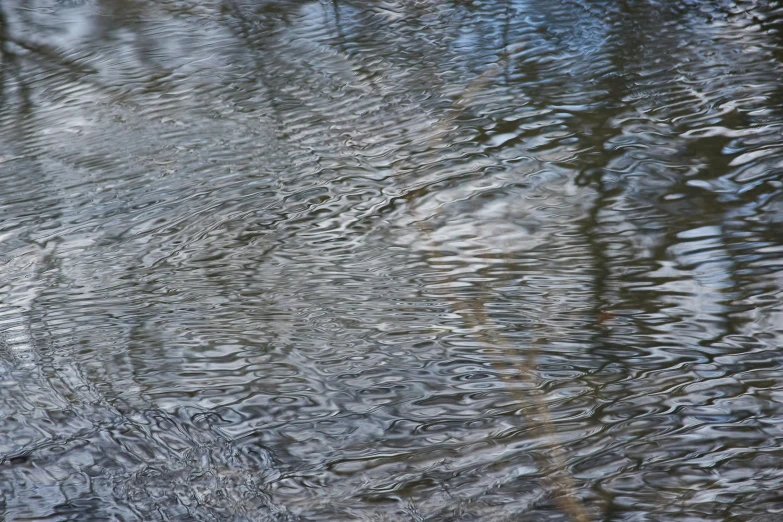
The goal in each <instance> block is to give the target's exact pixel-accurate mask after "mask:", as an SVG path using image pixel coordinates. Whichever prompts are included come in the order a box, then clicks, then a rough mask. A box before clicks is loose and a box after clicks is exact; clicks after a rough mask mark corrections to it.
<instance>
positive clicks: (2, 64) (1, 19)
mask: <svg viewBox="0 0 783 522" xmlns="http://www.w3.org/2000/svg"><path fill="white" fill-rule="evenodd" d="M12 60H13V56H12V55H11V53H9V52H8V19H7V18H6V16H5V10H4V9H3V5H2V3H0V107H6V106H8V104H7V103H5V101H6V100H5V91H6V85H5V82H6V80H7V76H6V71H7V70H8V68H9V67H10V66H11V65H12Z"/></svg>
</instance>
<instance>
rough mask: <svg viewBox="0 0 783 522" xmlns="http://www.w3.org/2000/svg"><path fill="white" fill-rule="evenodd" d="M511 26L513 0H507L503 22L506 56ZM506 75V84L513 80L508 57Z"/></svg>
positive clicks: (504, 52)
mask: <svg viewBox="0 0 783 522" xmlns="http://www.w3.org/2000/svg"><path fill="white" fill-rule="evenodd" d="M510 26H511V0H506V19H505V21H504V22H503V33H502V36H501V38H502V40H503V41H502V42H500V43H501V44H503V55H504V56H505V55H506V53H508V31H509V28H510ZM504 70H505V73H504V74H505V77H506V85H508V84H509V83H510V82H511V60H509V59H508V58H506V63H505V67H504Z"/></svg>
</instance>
